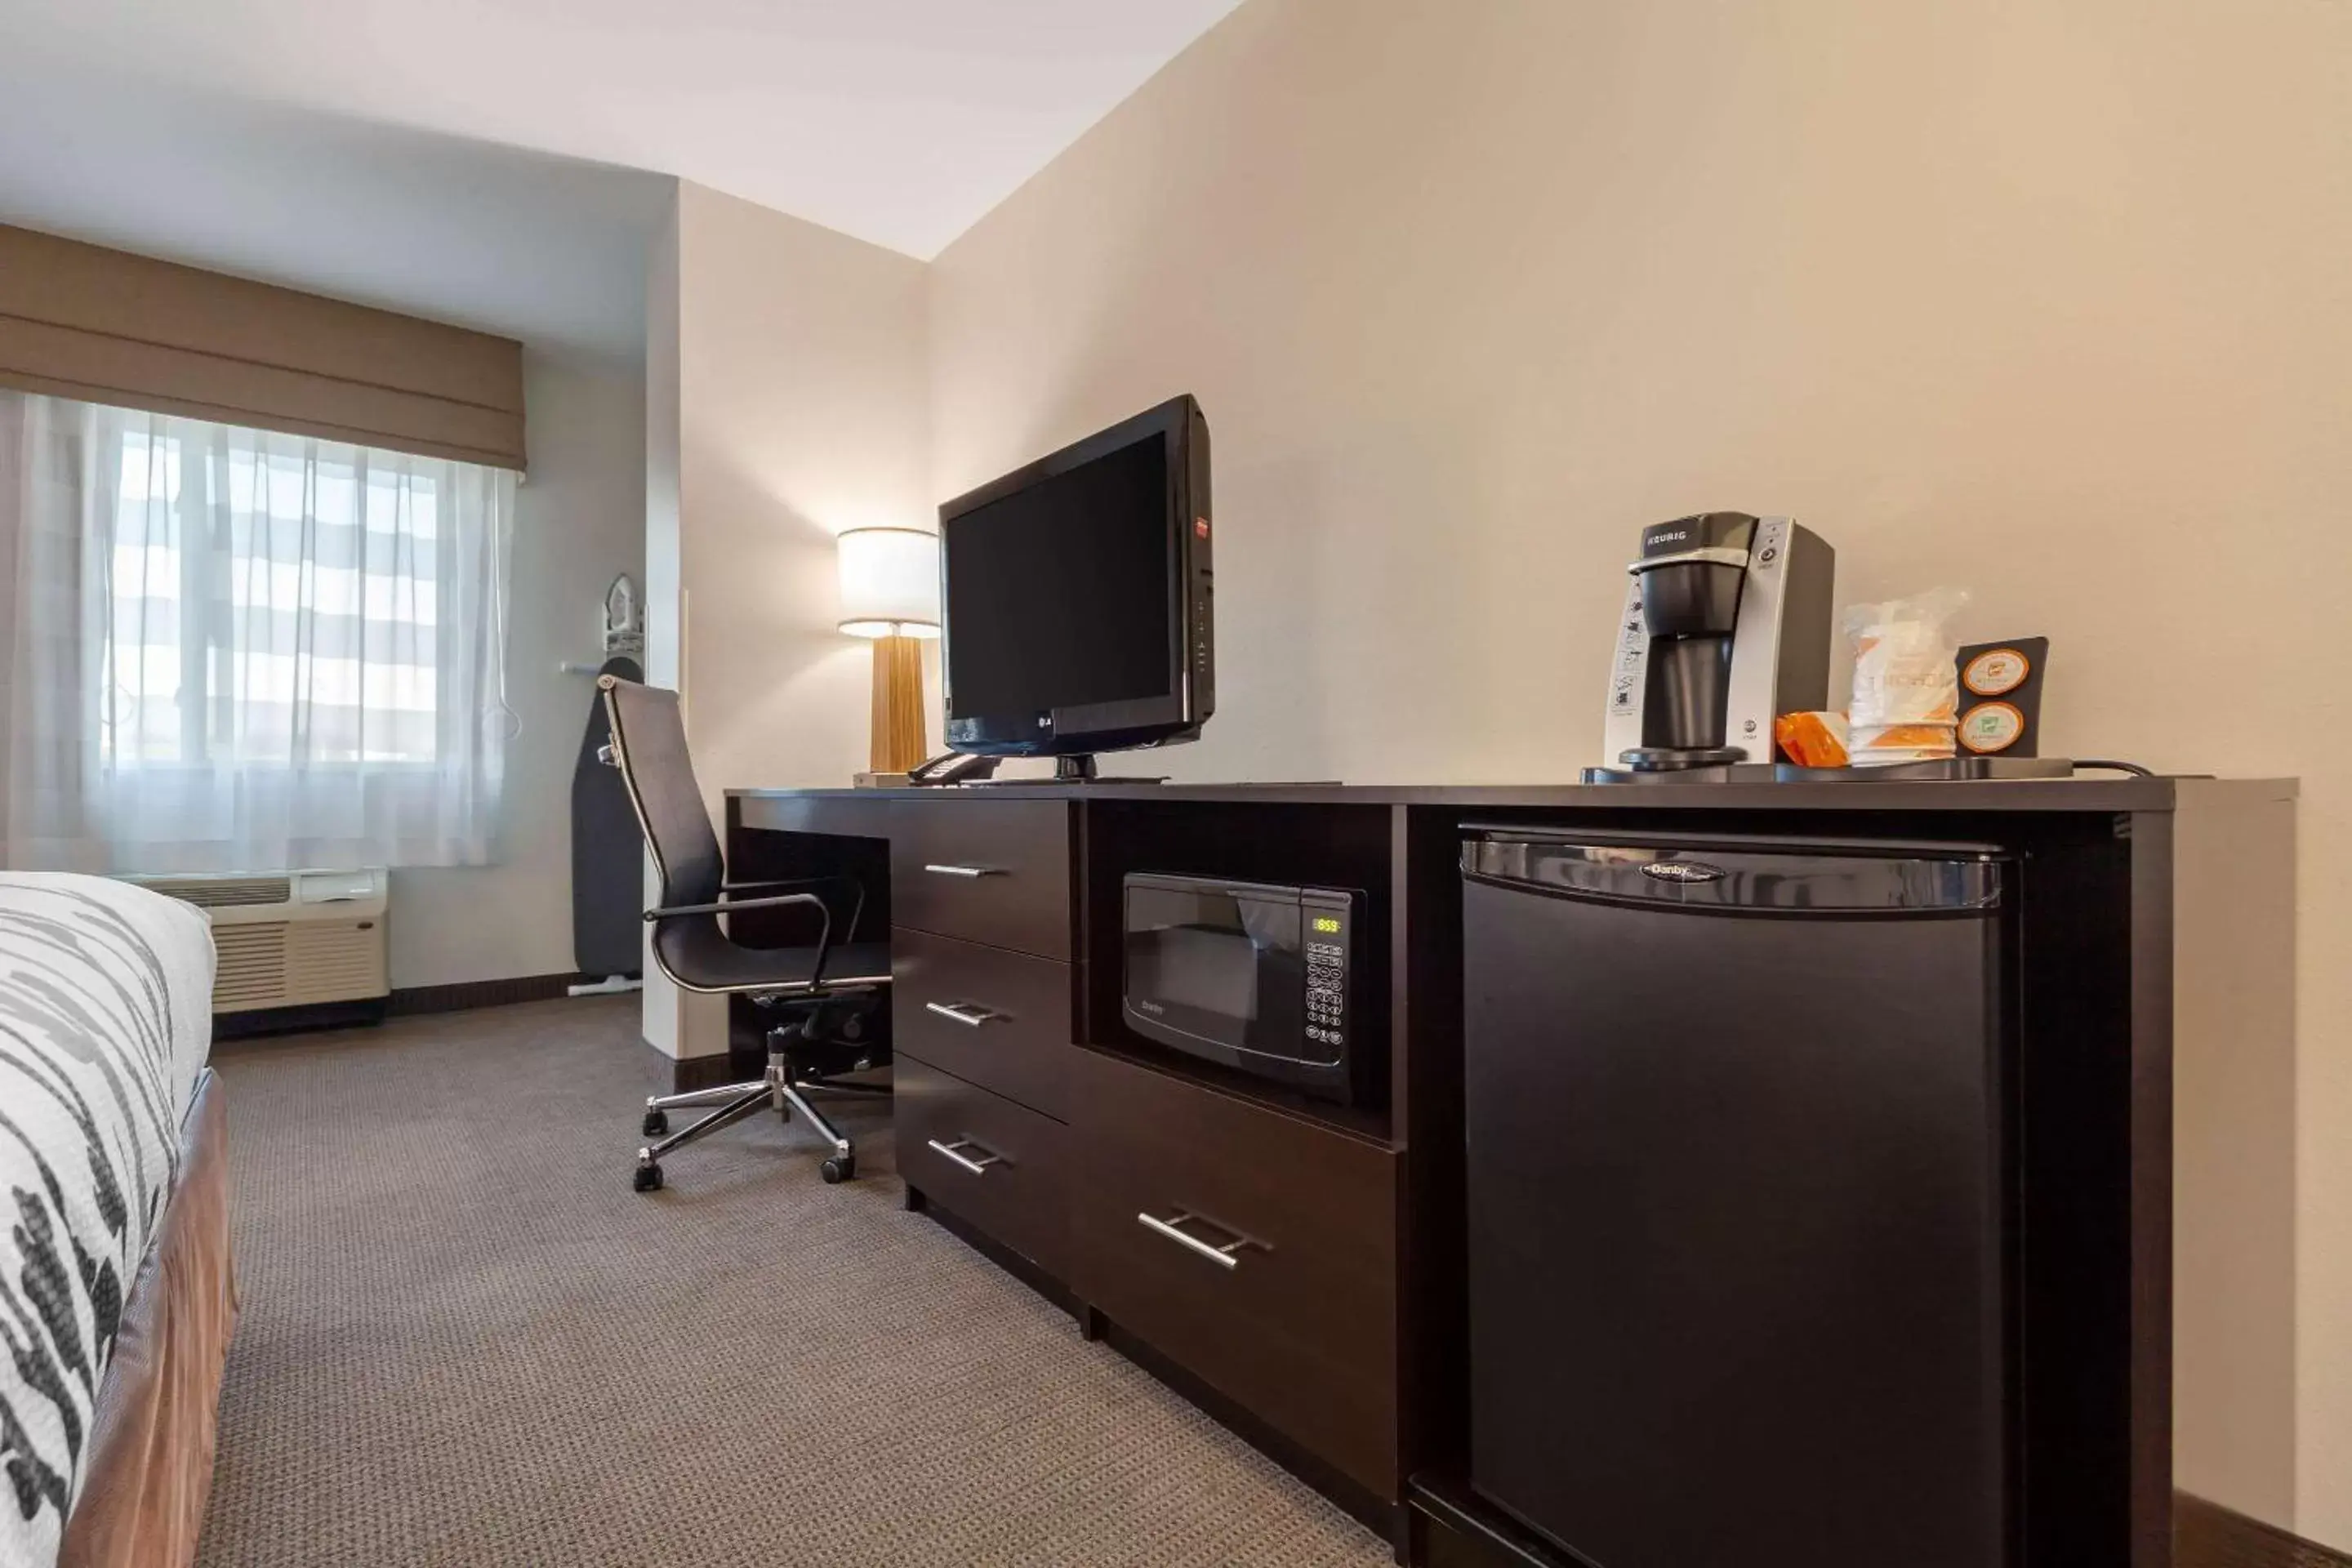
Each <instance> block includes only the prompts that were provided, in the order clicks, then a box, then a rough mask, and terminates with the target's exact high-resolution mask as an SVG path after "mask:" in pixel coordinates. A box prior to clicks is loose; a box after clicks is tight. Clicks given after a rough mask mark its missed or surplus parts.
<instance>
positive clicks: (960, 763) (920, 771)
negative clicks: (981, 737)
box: [907, 752, 1003, 785]
mask: <svg viewBox="0 0 2352 1568" xmlns="http://www.w3.org/2000/svg"><path fill="white" fill-rule="evenodd" d="M1002 761H1003V758H1001V757H983V756H974V755H971V753H968V752H941V753H940V754H939V755H938V756H936V757H933V758H932V759H931V760H930V761H929V762H927V763H922V764H921V765H919V766H918V767H916V768H914V769H913V770H911V771H910V772H909V773H908V774H907V782H908V784H917V785H922V784H965V783H970V782H974V781H977V780H980V779H984V778H988V777H991V776H992V775H993V774H994V773H995V772H996V764H997V763H1000V762H1002Z"/></svg>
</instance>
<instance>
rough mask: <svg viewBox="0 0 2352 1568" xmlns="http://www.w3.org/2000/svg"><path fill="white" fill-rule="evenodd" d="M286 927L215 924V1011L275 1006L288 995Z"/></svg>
mask: <svg viewBox="0 0 2352 1568" xmlns="http://www.w3.org/2000/svg"><path fill="white" fill-rule="evenodd" d="M286 930H287V928H286V926H285V924H284V923H283V922H278V923H276V924H271V925H240V926H215V928H213V951H214V952H215V954H217V958H218V966H217V967H216V968H215V971H214V973H213V1011H214V1012H215V1013H235V1012H239V1011H243V1010H245V1009H247V1008H252V1007H275V1006H278V1005H279V1004H280V1003H282V1002H283V1001H284V1000H285V998H286Z"/></svg>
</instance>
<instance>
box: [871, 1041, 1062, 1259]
mask: <svg viewBox="0 0 2352 1568" xmlns="http://www.w3.org/2000/svg"><path fill="white" fill-rule="evenodd" d="M891 1077H892V1100H893V1104H894V1107H895V1109H894V1111H893V1115H894V1117H895V1119H896V1121H897V1123H898V1173H899V1175H900V1176H901V1177H903V1178H904V1179H905V1181H906V1183H907V1184H908V1186H910V1187H915V1188H918V1189H919V1190H920V1191H921V1192H922V1193H923V1194H924V1195H925V1196H926V1197H928V1198H929V1199H930V1200H931V1202H933V1203H935V1204H937V1205H940V1207H941V1208H943V1209H946V1210H948V1211H949V1212H950V1213H951V1214H954V1215H959V1216H961V1217H962V1218H964V1219H966V1220H969V1221H971V1223H972V1224H973V1225H975V1226H979V1227H980V1229H982V1231H984V1232H986V1233H987V1234H988V1235H989V1236H990V1237H993V1238H994V1239H995V1240H998V1241H1001V1242H1003V1244H1004V1245H1005V1246H1007V1247H1011V1248H1013V1251H1015V1252H1018V1253H1020V1254H1021V1255H1022V1256H1023V1257H1024V1258H1028V1259H1029V1260H1030V1261H1032V1262H1034V1263H1035V1264H1036V1265H1038V1267H1040V1268H1044V1269H1045V1271H1046V1272H1047V1273H1048V1274H1050V1275H1052V1276H1053V1277H1054V1278H1055V1279H1066V1278H1067V1277H1068V1273H1069V1269H1068V1262H1069V1259H1068V1252H1069V1212H1068V1201H1067V1199H1066V1196H1065V1193H1066V1187H1067V1184H1068V1179H1069V1175H1068V1169H1067V1161H1066V1154H1065V1151H1064V1142H1065V1140H1066V1139H1067V1137H1068V1136H1069V1129H1067V1128H1066V1127H1064V1126H1063V1125H1062V1124H1061V1123H1060V1122H1058V1121H1054V1120H1052V1119H1051V1118H1050V1117H1045V1116H1040V1115H1038V1114H1037V1113H1036V1112H1035V1111H1034V1110H1024V1109H1023V1108H1022V1107H1020V1106H1018V1105H1015V1104H1013V1102H1012V1101H1011V1100H1006V1099H1003V1097H1001V1096H998V1095H993V1094H991V1093H989V1092H988V1091H987V1090H986V1089H980V1088H976V1087H975V1086H973V1085H971V1084H968V1083H966V1082H964V1081H963V1079H960V1078H957V1077H955V1076H953V1075H952V1074H950V1073H944V1072H941V1071H940V1070H939V1069H938V1068H931V1067H926V1066H924V1065H923V1064H922V1063H921V1062H920V1061H916V1060H909V1059H908V1058H905V1057H901V1058H898V1066H897V1068H895V1069H894V1071H893V1073H892V1075H891ZM975 1167H977V1168H976V1169H975Z"/></svg>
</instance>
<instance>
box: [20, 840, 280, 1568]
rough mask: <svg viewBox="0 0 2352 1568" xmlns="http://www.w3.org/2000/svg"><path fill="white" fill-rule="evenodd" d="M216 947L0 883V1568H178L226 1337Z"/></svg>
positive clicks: (159, 921) (150, 910)
mask: <svg viewBox="0 0 2352 1568" xmlns="http://www.w3.org/2000/svg"><path fill="white" fill-rule="evenodd" d="M213 962H214V960H213V943H212V931H211V929H210V927H209V926H208V925H207V924H206V922H205V918H204V916H203V915H202V914H201V913H200V912H198V911H197V910H194V909H192V908H190V907H189V906H187V905H185V904H183V903H180V902H177V901H175V900H171V899H166V898H163V897H161V896H160V895H157V894H154V893H151V892H148V891H146V890H145V889H140V888H135V887H131V886H130V885H128V884H125V883H121V882H113V881H108V880H105V879H99V878H89V877H74V876H65V875H52V874H46V873H16V872H6V873H0V1568H48V1565H49V1564H51V1563H62V1564H66V1565H68V1568H100V1565H103V1568H167V1565H168V1568H184V1565H185V1564H186V1563H189V1562H190V1561H192V1560H193V1558H194V1554H195V1543H196V1532H197V1531H198V1529H199V1528H200V1527H201V1526H202V1524H203V1521H204V1509H205V1498H206V1496H207V1494H208V1493H209V1491H210V1489H211V1484H212V1468H213V1444H214V1436H215V1414H216V1407H217V1401H218V1396H219V1392H220V1382H221V1373H222V1371H223V1368H224V1366H225V1365H226V1361H227V1354H228V1342H229V1335H230V1332H231V1331H232V1330H233V1328H234V1326H235V1321H236V1287H235V1281H234V1276H233V1273H232V1269H231V1266H230V1259H229V1237H228V1166H227V1142H226V1120H225V1116H224V1111H223V1106H222V1096H221V1091H220V1088H219V1086H218V1084H217V1082H216V1081H215V1078H214V1076H213V1073H212V1071H211V1069H210V1068H208V1067H206V1066H205V1058H206V1055H207V1052H208V1050H209V1047H210V1045H211V1038H212V1015H211V1000H212V982H213Z"/></svg>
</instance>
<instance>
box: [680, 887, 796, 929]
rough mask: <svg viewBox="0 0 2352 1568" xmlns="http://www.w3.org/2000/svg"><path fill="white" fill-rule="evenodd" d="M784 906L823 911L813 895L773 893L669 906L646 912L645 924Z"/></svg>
mask: <svg viewBox="0 0 2352 1568" xmlns="http://www.w3.org/2000/svg"><path fill="white" fill-rule="evenodd" d="M784 904H814V905H815V906H816V907H817V908H818V909H819V910H824V900H823V899H820V898H818V897H817V896H816V895H815V894H814V893H773V894H771V895H769V896H768V897H767V898H764V899H721V900H719V902H717V903H715V904H669V905H666V906H664V907H662V908H660V909H652V910H646V924H647V925H651V924H653V923H654V922H655V921H666V920H674V919H676V918H677V917H678V916H680V915H731V914H737V913H740V911H742V910H772V909H776V908H779V907H780V906H782V905H784ZM832 920H833V916H832V915H831V913H830V912H827V913H826V915H825V921H826V923H828V924H830V923H831V922H832Z"/></svg>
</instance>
